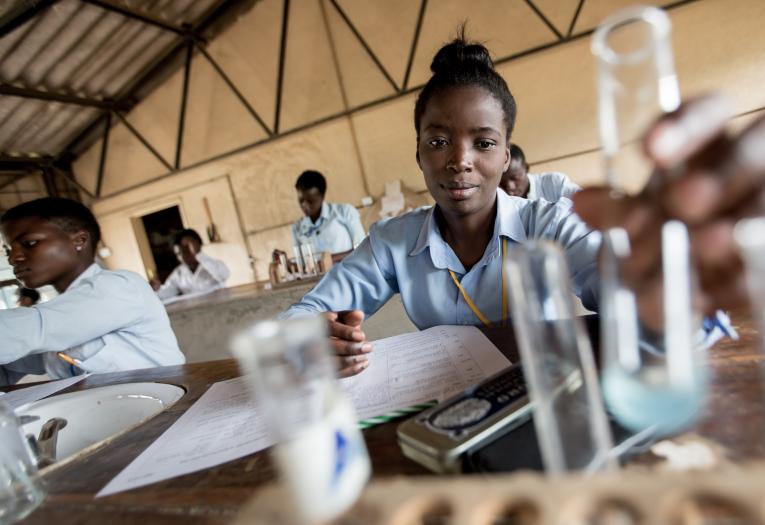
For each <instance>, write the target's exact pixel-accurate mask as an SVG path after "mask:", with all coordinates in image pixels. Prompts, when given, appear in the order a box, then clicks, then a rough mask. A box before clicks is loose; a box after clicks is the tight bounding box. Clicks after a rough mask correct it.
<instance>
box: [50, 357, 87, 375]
mask: <svg viewBox="0 0 765 525" xmlns="http://www.w3.org/2000/svg"><path fill="white" fill-rule="evenodd" d="M56 355H57V356H58V357H59V358H61V359H62V360H63V361H64V362H66V363H69V366H71V367H72V368H71V371H72V375H73V376H76V375H78V374H77V370H75V367H76V368H79V369H81V370H82V369H83V368H82V361H80V360H79V359H74V358H73V357H69V356H68V355H66V354H65V353H64V352H56Z"/></svg>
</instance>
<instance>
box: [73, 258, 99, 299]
mask: <svg viewBox="0 0 765 525" xmlns="http://www.w3.org/2000/svg"><path fill="white" fill-rule="evenodd" d="M102 271H104V270H103V268H101V267H100V266H99V265H97V264H96V263H93V264H91V265H90V266H88V267H87V268H86V269H85V271H84V272H82V273H81V274H80V275H78V276H77V278H75V280H74V281H72V283H71V284H70V285H69V286H68V287H67V289H66V290H64V291H65V292H66V291H69V290H71V289H73V288H76V287H77V286H79V285H80V283H81V282H82V281H84V280H85V279H87V278H89V277H93V276H94V275H97V274H99V273H101V272H102Z"/></svg>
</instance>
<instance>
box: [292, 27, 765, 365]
mask: <svg viewBox="0 0 765 525" xmlns="http://www.w3.org/2000/svg"><path fill="white" fill-rule="evenodd" d="M431 69H432V71H433V76H432V77H431V78H430V80H429V81H428V82H427V84H426V85H425V87H424V88H423V89H422V91H421V92H420V94H419V96H418V99H417V102H416V105H415V109H414V124H415V130H416V133H417V153H416V159H417V164H418V165H419V167H420V169H421V170H422V172H423V175H424V177H425V183H426V185H427V187H428V190H429V191H430V194H431V195H432V196H433V198H434V199H435V201H436V205H435V206H434V207H430V208H420V209H418V210H415V211H413V212H410V213H407V214H405V215H402V216H399V217H396V218H392V219H388V220H383V221H380V222H379V223H377V224H375V225H374V226H373V227H372V228H371V229H370V232H369V236H368V237H367V239H365V240H364V242H363V243H362V244H361V245H360V246H359V247H358V248H357V249H356V250H355V251H354V252H353V253H352V254H350V255H349V256H348V257H346V258H345V259H344V260H343V261H342V263H341V264H339V265H337V266H335V267H334V268H333V269H332V271H331V272H330V273H329V274H328V275H327V276H326V277H325V278H324V279H323V280H322V281H321V282H320V283H319V284H318V285H317V286H316V287H315V288H314V289H313V290H311V291H310V292H309V293H308V294H306V295H305V296H304V297H303V298H302V300H301V301H300V302H299V303H297V304H295V305H293V306H292V307H291V308H290V309H289V310H287V312H285V313H284V314H283V317H292V316H297V315H305V314H310V313H318V312H324V313H325V315H326V316H327V317H328V319H329V333H330V336H331V345H332V347H333V349H334V351H335V353H336V355H337V359H338V364H339V370H340V375H344V376H345V375H352V374H357V373H359V372H361V371H362V370H364V369H365V368H366V367H367V366H368V364H369V360H368V357H367V356H366V355H365V354H367V353H369V352H371V351H372V347H371V345H370V344H369V342H368V341H366V338H365V335H364V333H363V331H362V330H361V325H362V321H363V319H364V317H365V316H368V315H371V314H373V313H374V312H376V311H377V310H378V309H379V308H380V307H382V306H383V304H385V302H386V301H388V299H390V297H391V296H393V295H394V294H396V293H399V294H400V296H401V300H402V302H403V304H404V308H405V310H406V312H407V315H408V316H409V318H410V319H411V320H412V322H413V323H414V324H415V325H417V327H418V328H421V329H422V328H427V327H430V326H434V325H439V324H452V325H455V324H469V325H474V324H477V323H483V324H487V325H488V324H492V323H495V322H498V321H503V320H505V319H506V318H507V315H508V313H507V306H506V305H505V304H503V301H502V290H503V288H504V289H506V287H507V283H503V275H502V266H503V261H504V259H505V258H506V257H507V253H508V250H509V249H510V248H511V247H512V246H513V245H514V244H518V243H523V242H525V241H527V240H529V239H535V238H545V239H550V240H553V241H555V242H557V243H558V244H559V245H560V246H561V247H562V248H563V250H564V251H565V254H566V258H567V260H568V265H569V269H570V271H571V276H572V287H573V291H574V292H575V293H576V294H577V295H578V296H579V297H580V299H581V300H582V303H583V304H584V306H585V307H586V308H588V309H591V310H595V311H597V298H598V288H599V276H598V268H597V254H598V251H599V248H600V244H601V235H600V233H599V232H597V231H594V230H591V229H590V228H589V227H588V226H587V225H586V224H585V223H584V222H583V221H582V220H581V219H580V218H579V217H578V216H577V215H576V214H574V213H573V211H572V207H571V201H569V200H567V199H563V200H561V201H560V202H558V203H551V202H548V201H544V200H536V201H531V200H525V199H521V198H519V197H511V196H509V195H507V194H506V193H505V192H504V191H501V190H498V186H499V181H500V178H501V177H502V174H503V172H505V171H506V170H507V168H508V166H509V163H510V160H511V155H510V149H509V145H510V134H511V132H512V130H513V125H514V123H515V115H516V105H515V100H514V99H513V96H512V95H511V93H510V91H509V90H508V87H507V84H506V83H505V81H504V80H503V79H502V77H501V76H500V75H499V74H498V73H497V72H496V71H495V70H494V67H493V63H492V61H491V58H490V57H489V53H488V50H487V49H486V48H485V47H483V46H482V45H479V44H468V43H467V42H466V41H465V40H464V38H460V39H458V40H455V41H454V42H452V43H450V44H448V45H446V46H444V47H443V48H442V49H441V50H440V51H438V53H437V54H436V56H435V58H434V59H433V63H432V65H431ZM684 137H691V135H684V136H681V137H679V138H678V137H673V138H677V139H678V140H680V141H682V139H683V138H684ZM675 146H676V144H675ZM763 166H765V163H763ZM763 171H765V169H763ZM609 199H613V196H612V195H611V193H608V192H596V193H595V194H594V195H593V194H591V195H590V198H589V200H587V201H583V202H585V206H586V211H588V212H589V217H591V218H592V220H593V222H595V221H600V223H601V224H603V223H608V222H609V221H610V223H611V224H614V223H615V224H620V223H622V222H620V221H621V220H622V219H623V218H624V215H626V212H625V214H624V215H617V211H618V210H619V209H620V208H619V207H618V201H616V202H614V204H612V205H610V206H605V203H607V202H611V201H610V200H609ZM641 202H643V201H641ZM763 202H765V201H763ZM634 209H638V207H637V206H635V208H634ZM600 210H607V211H609V212H610V215H608V216H602V215H601V214H599V212H600ZM642 212H643V213H646V212H645V210H644V209H643V210H642ZM648 213H650V214H652V216H653V217H654V218H657V220H658V219H660V220H666V216H665V215H664V214H663V210H649V211H648ZM642 218H643V220H645V217H644V216H643V217H642ZM636 224H639V223H633V224H631V225H630V228H631V230H630V231H636V230H635V226H636ZM642 224H645V222H643V223H642ZM651 232H653V230H649V233H651ZM653 240H654V242H655V243H656V239H655V237H654V239H653ZM647 253H650V252H647ZM707 306H709V307H712V306H713V303H710V304H709V305H707ZM707 311H708V312H711V311H710V310H707Z"/></svg>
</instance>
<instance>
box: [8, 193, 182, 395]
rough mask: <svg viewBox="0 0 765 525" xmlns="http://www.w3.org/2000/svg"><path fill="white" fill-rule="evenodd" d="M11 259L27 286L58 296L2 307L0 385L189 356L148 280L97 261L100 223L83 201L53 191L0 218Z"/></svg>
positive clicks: (150, 364) (178, 360) (145, 365)
mask: <svg viewBox="0 0 765 525" xmlns="http://www.w3.org/2000/svg"><path fill="white" fill-rule="evenodd" d="M0 225H1V226H2V236H3V241H4V246H5V249H6V252H7V253H8V260H9V262H10V263H11V265H12V267H13V271H14V273H15V275H16V278H17V279H18V280H19V281H21V283H22V284H23V285H24V286H26V287H27V288H39V287H41V286H45V285H49V284H50V285H53V287H54V288H55V289H56V290H57V291H58V292H59V294H60V295H58V296H57V297H55V298H53V299H51V300H50V301H47V302H45V303H42V304H39V305H35V306H32V307H28V308H14V309H10V310H0V384H11V383H14V382H16V381H18V379H20V378H21V377H22V376H24V375H25V374H27V373H32V374H42V373H47V374H48V375H49V376H50V377H51V378H54V379H55V378H63V377H69V376H72V375H77V374H81V373H83V372H94V373H100V372H114V371H119V370H132V369H136V368H149V367H155V366H164V365H177V364H182V363H184V362H185V358H184V356H183V354H182V353H181V351H180V350H179V349H178V343H177V341H176V339H175V335H174V334H173V331H172V329H171V327H170V321H169V319H168V317H167V313H166V312H165V309H164V307H163V306H162V304H161V303H160V301H159V300H158V299H157V296H156V294H154V292H153V291H152V290H151V288H150V287H149V285H148V284H147V283H146V281H145V280H144V279H143V278H142V277H141V276H139V275H137V274H135V273H132V272H127V271H122V270H119V271H110V270H104V269H102V268H101V267H99V266H98V265H97V264H95V263H94V252H95V247H96V245H97V244H98V241H99V240H100V236H101V234H100V229H99V227H98V223H97V222H96V220H95V218H94V217H93V214H92V213H91V212H90V210H88V209H87V208H86V207H85V206H83V205H82V204H80V203H78V202H75V201H72V200H69V199H61V198H54V197H48V198H44V199H37V200H34V201H30V202H26V203H24V204H20V205H19V206H16V207H15V208H12V209H11V210H9V211H8V212H6V213H5V215H3V217H2V219H0Z"/></svg>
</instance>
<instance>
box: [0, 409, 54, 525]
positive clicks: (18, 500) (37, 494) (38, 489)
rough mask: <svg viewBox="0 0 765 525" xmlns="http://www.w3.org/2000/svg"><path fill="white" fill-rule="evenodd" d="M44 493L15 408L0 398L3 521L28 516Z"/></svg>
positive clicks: (0, 520) (0, 503)
mask: <svg viewBox="0 0 765 525" xmlns="http://www.w3.org/2000/svg"><path fill="white" fill-rule="evenodd" d="M44 494H45V493H44V490H43V486H42V482H41V481H40V477H39V475H38V473H37V466H36V465H35V463H34V462H33V461H32V457H31V455H30V452H29V448H28V447H27V445H26V442H25V441H24V437H23V435H22V432H21V425H19V421H18V419H17V418H16V415H15V414H14V413H13V410H11V409H10V408H9V407H8V406H7V405H6V404H5V403H2V402H0V525H5V524H9V523H15V522H16V521H19V520H21V519H23V518H24V517H26V516H27V515H28V514H29V513H30V512H32V511H33V510H34V509H35V508H36V507H37V506H38V505H39V504H40V503H41V502H42V500H43V498H44Z"/></svg>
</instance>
